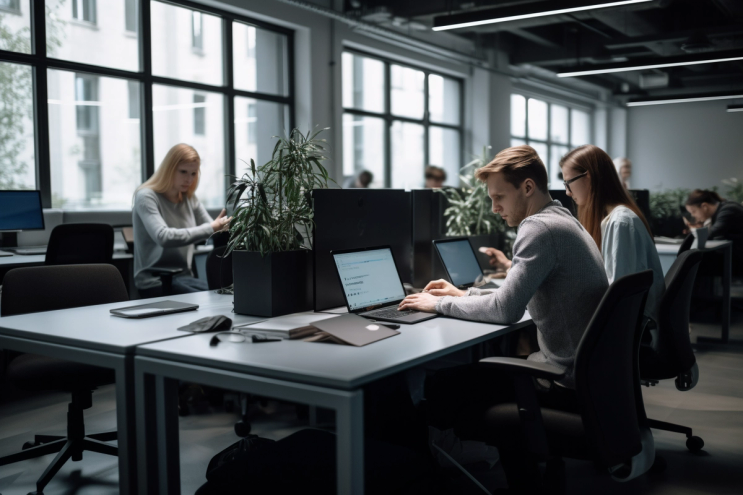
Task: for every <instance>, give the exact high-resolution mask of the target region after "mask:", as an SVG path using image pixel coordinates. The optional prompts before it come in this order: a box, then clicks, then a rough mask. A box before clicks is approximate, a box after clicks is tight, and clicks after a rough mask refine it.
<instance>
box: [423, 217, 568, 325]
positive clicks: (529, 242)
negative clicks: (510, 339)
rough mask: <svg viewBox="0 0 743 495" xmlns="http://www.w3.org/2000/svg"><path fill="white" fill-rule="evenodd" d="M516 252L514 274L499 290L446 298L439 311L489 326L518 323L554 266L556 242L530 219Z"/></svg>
mask: <svg viewBox="0 0 743 495" xmlns="http://www.w3.org/2000/svg"><path fill="white" fill-rule="evenodd" d="M513 253H514V255H513V264H512V266H511V271H510V272H509V273H508V277H507V278H506V280H505V282H504V283H503V285H502V286H501V288H500V289H498V290H496V291H493V292H492V293H490V294H485V295H481V296H480V297H443V298H441V299H440V300H439V301H438V303H437V304H436V311H437V312H438V313H441V314H444V315H447V316H454V317H456V318H463V319H467V320H475V321H485V322H490V323H514V322H517V321H519V320H520V319H521V318H522V317H523V316H524V312H525V311H526V305H527V304H528V303H529V301H530V300H531V298H532V297H533V296H534V294H535V293H536V291H537V289H538V288H539V286H540V285H541V284H542V282H543V281H544V280H545V279H546V278H547V276H548V275H549V274H550V272H551V271H552V269H553V267H554V265H555V250H554V243H553V241H552V237H551V234H550V232H549V230H547V228H546V226H545V225H544V223H543V222H541V221H540V220H529V219H527V220H526V221H525V222H524V223H523V224H522V225H521V227H520V229H519V235H518V237H517V239H516V243H515V244H514V246H513ZM473 295H474V294H473Z"/></svg>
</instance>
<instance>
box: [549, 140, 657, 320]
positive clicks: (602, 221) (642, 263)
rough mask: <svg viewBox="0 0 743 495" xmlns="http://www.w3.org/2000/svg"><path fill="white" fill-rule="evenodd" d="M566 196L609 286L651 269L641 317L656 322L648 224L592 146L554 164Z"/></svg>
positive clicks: (654, 251)
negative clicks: (590, 240)
mask: <svg viewBox="0 0 743 495" xmlns="http://www.w3.org/2000/svg"><path fill="white" fill-rule="evenodd" d="M560 168H561V169H562V174H563V178H564V183H565V189H566V190H567V194H568V196H570V197H571V198H573V201H575V204H576V205H577V206H578V221H580V223H581V225H583V227H584V228H585V229H586V231H588V233H589V234H590V236H591V237H592V238H593V240H594V242H596V245H597V246H598V248H599V250H600V251H601V255H602V256H603V258H604V268H605V269H606V275H607V277H608V278H609V283H613V282H614V281H615V280H616V279H618V278H620V277H623V276H625V275H629V274H632V273H637V272H640V271H643V270H653V286H652V288H651V289H650V292H649V293H648V300H647V304H646V306H645V316H647V317H648V318H651V319H653V320H656V319H657V318H656V312H657V305H658V303H659V302H660V298H661V296H662V295H663V292H664V291H665V282H664V278H663V269H662V268H661V265H660V258H659V257H658V251H657V249H656V248H655V244H654V242H653V235H652V232H651V230H650V225H649V224H648V221H647V220H646V219H645V216H644V215H643V214H642V212H641V211H640V209H639V208H638V207H637V205H636V204H635V201H634V200H633V199H632V196H630V194H629V192H628V191H627V190H626V189H625V188H624V186H622V183H621V182H620V180H619V175H618V174H617V171H616V169H615V168H614V162H613V161H612V159H611V157H609V155H607V154H606V152H605V151H604V150H602V149H601V148H599V147H597V146H594V145H592V144H587V145H584V146H579V147H578V148H575V149H574V150H572V151H570V152H568V154H566V155H565V156H564V157H562V159H561V160H560Z"/></svg>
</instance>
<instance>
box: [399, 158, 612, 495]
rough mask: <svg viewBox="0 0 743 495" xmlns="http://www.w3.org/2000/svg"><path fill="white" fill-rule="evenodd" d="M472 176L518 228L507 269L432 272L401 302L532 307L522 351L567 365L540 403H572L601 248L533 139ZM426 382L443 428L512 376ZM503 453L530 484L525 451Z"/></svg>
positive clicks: (456, 371) (519, 310) (507, 386)
mask: <svg viewBox="0 0 743 495" xmlns="http://www.w3.org/2000/svg"><path fill="white" fill-rule="evenodd" d="M475 177H477V179H479V180H481V181H483V182H485V183H487V185H488V195H489V196H490V198H491V199H492V201H493V212H494V213H497V214H499V215H501V217H503V219H504V220H505V221H506V222H507V223H508V225H509V226H512V227H515V226H518V227H519V230H518V235H517V237H516V241H515V243H514V246H513V264H512V266H511V269H510V271H509V273H508V277H507V278H506V279H505V281H504V282H503V285H502V286H501V287H500V289H497V290H493V291H485V290H480V289H473V288H470V289H468V290H467V291H463V290H460V289H457V288H456V287H454V286H453V285H451V284H450V283H448V282H445V281H443V280H437V281H434V282H431V283H430V284H428V286H426V291H425V292H423V293H420V294H414V295H411V296H408V297H406V298H405V299H404V300H403V302H402V303H400V306H399V307H400V309H405V310H410V309H415V310H418V311H429V312H432V313H433V312H436V313H440V314H443V315H447V316H453V317H457V318H464V319H468V320H477V321H484V322H492V323H501V324H506V323H514V322H517V321H519V320H520V319H521V318H522V317H523V316H524V310H525V309H528V311H529V314H530V315H531V317H532V319H533V321H534V323H535V324H536V327H537V342H538V344H539V350H537V351H536V352H533V353H532V354H530V355H529V358H528V359H530V360H533V361H538V362H546V363H549V364H552V365H555V366H557V367H559V368H561V369H564V370H565V371H566V374H565V377H564V378H563V379H562V380H561V381H560V382H559V383H557V386H551V387H550V388H546V387H543V390H540V394H539V396H540V402H541V403H542V404H543V405H544V406H549V407H554V408H559V409H563V410H573V409H574V408H575V407H577V404H576V397H575V392H574V390H572V389H573V388H574V387H575V382H574V378H573V373H572V368H573V362H574V360H575V355H576V350H577V347H578V343H579V342H580V339H581V337H582V336H583V332H584V331H585V329H586V327H587V325H588V322H589V321H590V319H591V317H592V316H593V313H594V311H595V310H596V308H597V307H598V304H599V302H600V301H601V298H602V297H603V295H604V292H605V291H606V289H607V287H608V281H607V278H606V272H605V270H604V264H603V261H602V259H601V253H599V250H598V248H597V247H596V243H595V242H593V239H591V236H590V235H589V234H588V233H587V232H586V231H585V229H584V228H583V227H582V226H581V225H580V224H579V223H578V220H576V219H575V218H574V217H573V216H572V215H571V214H570V212H569V211H568V210H567V209H565V208H563V207H562V206H561V205H560V203H559V202H558V201H553V200H552V198H551V197H550V195H549V192H548V188H547V181H548V179H547V170H546V169H545V167H544V164H543V163H542V161H541V160H540V158H539V156H538V155H537V152H536V151H535V150H534V149H533V148H531V147H530V146H516V147H513V148H508V149H505V150H503V151H501V152H500V153H498V155H496V157H495V159H494V160H493V161H492V162H490V163H489V164H488V165H486V166H484V167H482V168H481V169H479V170H478V171H477V172H476V174H475ZM543 385H544V384H543ZM426 390H427V392H426V399H427V409H428V411H429V419H431V420H432V421H433V422H434V426H437V427H438V428H441V429H446V428H450V427H452V426H453V425H454V423H455V422H456V421H457V419H459V420H460V421H461V420H462V415H463V414H470V413H472V412H473V411H474V413H475V414H481V413H477V411H481V412H484V411H485V410H486V409H487V408H489V407H490V406H492V405H495V404H497V403H502V402H511V401H513V398H514V396H515V391H514V388H513V384H512V381H511V379H510V377H508V376H505V375H504V374H502V373H497V372H492V371H490V372H488V371H487V370H482V369H480V368H478V367H477V366H476V365H467V366H463V367H458V368H452V369H448V370H443V371H442V372H439V373H437V374H436V375H434V376H433V377H432V379H431V380H430V382H429V383H428V384H427V387H426ZM501 458H502V460H503V466H504V468H505V470H506V475H507V478H508V482H509V487H510V488H512V489H513V488H525V487H529V485H530V483H532V481H533V480H534V479H536V477H535V471H534V466H533V465H532V464H531V463H530V462H528V460H526V458H525V457H524V456H523V455H519V454H516V455H514V454H513V453H508V452H501Z"/></svg>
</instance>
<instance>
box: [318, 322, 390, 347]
mask: <svg viewBox="0 0 743 495" xmlns="http://www.w3.org/2000/svg"><path fill="white" fill-rule="evenodd" d="M312 326H313V327H315V328H317V329H318V330H321V331H323V332H325V333H327V334H328V335H330V336H331V337H333V340H338V341H340V342H343V343H344V344H350V345H354V346H357V347H362V346H365V345H368V344H371V343H372V342H376V341H378V340H383V339H387V338H389V337H394V336H395V335H398V334H399V333H400V332H398V331H397V330H392V329H391V328H387V327H385V326H384V325H377V324H375V323H372V322H370V321H369V320H366V319H364V318H361V317H360V316H356V315H353V314H347V315H343V316H339V317H337V318H326V319H324V320H320V321H315V322H313V323H312Z"/></svg>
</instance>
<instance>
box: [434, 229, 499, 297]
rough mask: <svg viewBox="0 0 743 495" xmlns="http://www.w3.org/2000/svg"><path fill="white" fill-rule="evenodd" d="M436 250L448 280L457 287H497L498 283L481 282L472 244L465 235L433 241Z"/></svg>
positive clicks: (480, 272) (478, 264)
mask: <svg viewBox="0 0 743 495" xmlns="http://www.w3.org/2000/svg"><path fill="white" fill-rule="evenodd" d="M433 245H434V247H435V248H436V252H437V253H438V255H439V258H440V259H441V263H442V264H443V265H444V269H445V270H446V274H447V276H448V277H449V281H450V282H451V283H452V284H453V285H455V286H456V287H457V288H458V289H468V288H470V287H477V288H478V289H497V288H498V284H495V283H493V282H488V283H486V284H481V283H480V282H481V281H482V280H483V277H484V274H483V273H482V269H481V268H480V263H479V262H478V261H477V255H476V254H475V250H474V249H473V248H472V244H470V241H469V239H468V238H466V237H458V238H455V239H442V240H438V241H433Z"/></svg>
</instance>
